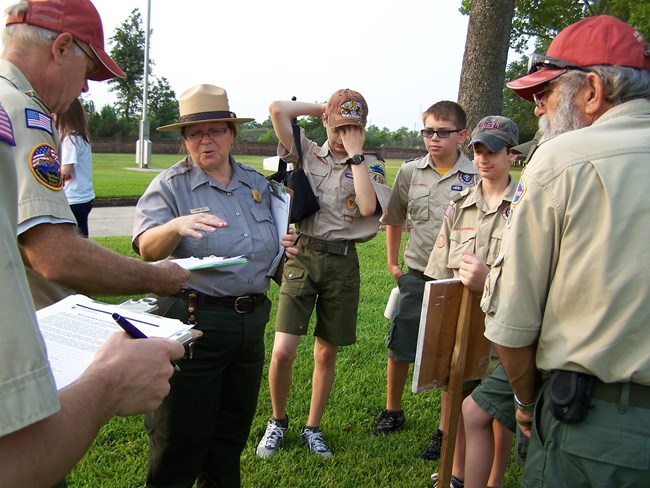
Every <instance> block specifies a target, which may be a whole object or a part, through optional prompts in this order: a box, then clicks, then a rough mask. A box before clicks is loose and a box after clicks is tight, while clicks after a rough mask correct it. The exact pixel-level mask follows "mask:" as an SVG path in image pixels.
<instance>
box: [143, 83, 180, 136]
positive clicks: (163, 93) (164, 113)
mask: <svg viewBox="0 0 650 488" xmlns="http://www.w3.org/2000/svg"><path fill="white" fill-rule="evenodd" d="M148 98H149V106H148V109H149V122H150V124H151V128H152V129H155V128H156V127H160V126H162V125H168V124H173V123H174V122H177V121H178V118H179V116H180V113H179V109H178V101H177V100H176V92H174V90H172V87H171V86H170V84H169V81H168V80H167V78H165V77H164V76H163V77H162V78H159V79H157V80H156V81H155V82H154V83H153V84H152V85H151V87H150V92H149V97H148ZM159 134H160V136H161V137H170V136H171V133H169V132H160V133H159Z"/></svg>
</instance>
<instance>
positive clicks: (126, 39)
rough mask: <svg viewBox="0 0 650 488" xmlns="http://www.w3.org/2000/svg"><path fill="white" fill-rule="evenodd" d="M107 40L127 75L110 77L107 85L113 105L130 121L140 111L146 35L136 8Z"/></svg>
mask: <svg viewBox="0 0 650 488" xmlns="http://www.w3.org/2000/svg"><path fill="white" fill-rule="evenodd" d="M110 40H111V41H112V42H114V43H115V45H114V46H113V48H112V49H111V57H112V58H113V59H114V60H115V61H116V62H117V64H118V65H119V66H120V68H122V70H123V71H124V73H126V78H111V79H110V80H108V83H109V84H111V85H112V87H111V91H113V92H116V93H117V95H118V97H117V102H116V104H117V107H118V110H119V112H120V114H121V115H122V116H123V117H125V118H126V119H127V121H128V122H133V121H135V120H136V119H137V118H138V115H139V114H140V113H141V111H142V89H143V78H144V47H145V32H144V29H143V28H142V17H141V16H140V12H139V10H138V9H137V8H136V9H133V11H132V12H131V15H130V16H129V18H128V19H126V20H125V21H124V22H122V24H121V25H119V26H118V27H117V28H116V29H115V33H114V34H113V36H112V37H111V38H110ZM149 69H150V67H149ZM134 130H135V128H134Z"/></svg>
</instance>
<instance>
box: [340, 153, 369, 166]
mask: <svg viewBox="0 0 650 488" xmlns="http://www.w3.org/2000/svg"><path fill="white" fill-rule="evenodd" d="M365 160H366V157H365V156H364V155H363V154H355V155H354V156H352V157H351V158H349V159H348V160H347V161H346V162H345V163H346V164H361V163H363V162H364V161H365Z"/></svg>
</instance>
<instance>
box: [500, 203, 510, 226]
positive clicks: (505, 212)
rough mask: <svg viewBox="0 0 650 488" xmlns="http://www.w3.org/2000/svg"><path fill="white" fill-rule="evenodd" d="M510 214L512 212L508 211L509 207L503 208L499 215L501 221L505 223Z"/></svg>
mask: <svg viewBox="0 0 650 488" xmlns="http://www.w3.org/2000/svg"><path fill="white" fill-rule="evenodd" d="M511 213H512V211H511V209H510V205H508V206H507V207H505V208H504V209H503V212H502V213H501V215H502V216H503V220H505V221H506V222H507V221H508V219H509V218H510V214H511Z"/></svg>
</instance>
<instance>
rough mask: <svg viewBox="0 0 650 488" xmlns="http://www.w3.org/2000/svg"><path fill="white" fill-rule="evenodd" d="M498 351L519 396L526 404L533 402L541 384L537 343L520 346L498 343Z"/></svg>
mask: <svg viewBox="0 0 650 488" xmlns="http://www.w3.org/2000/svg"><path fill="white" fill-rule="evenodd" d="M497 352H498V353H499V359H500V360H501V364H502V365H503V369H505V371H506V374H507V375H508V379H509V380H510V384H511V385H512V390H513V391H514V393H515V395H517V398H518V399H519V400H520V401H521V403H524V404H527V403H531V402H533V401H534V400H535V398H536V397H537V392H538V391H539V387H540V384H541V378H540V375H539V371H538V370H537V366H536V364H535V356H536V353H537V345H532V346H526V347H518V348H511V347H505V346H499V345H497Z"/></svg>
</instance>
